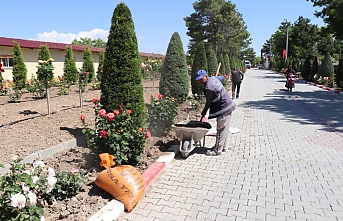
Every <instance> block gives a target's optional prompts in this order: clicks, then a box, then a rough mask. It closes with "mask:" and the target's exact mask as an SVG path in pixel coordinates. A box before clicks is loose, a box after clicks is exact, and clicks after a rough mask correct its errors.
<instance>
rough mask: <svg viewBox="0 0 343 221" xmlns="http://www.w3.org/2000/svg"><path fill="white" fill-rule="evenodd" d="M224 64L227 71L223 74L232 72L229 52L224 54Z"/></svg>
mask: <svg viewBox="0 0 343 221" xmlns="http://www.w3.org/2000/svg"><path fill="white" fill-rule="evenodd" d="M224 66H225V72H226V73H223V74H230V72H231V66H230V58H229V55H227V54H225V55H224Z"/></svg>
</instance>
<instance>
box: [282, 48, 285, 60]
mask: <svg viewBox="0 0 343 221" xmlns="http://www.w3.org/2000/svg"><path fill="white" fill-rule="evenodd" d="M282 58H283V59H285V58H286V49H283V51H282Z"/></svg>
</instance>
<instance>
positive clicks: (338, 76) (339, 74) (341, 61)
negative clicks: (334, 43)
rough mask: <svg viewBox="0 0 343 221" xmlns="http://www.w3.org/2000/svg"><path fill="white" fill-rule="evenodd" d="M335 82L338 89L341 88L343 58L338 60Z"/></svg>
mask: <svg viewBox="0 0 343 221" xmlns="http://www.w3.org/2000/svg"><path fill="white" fill-rule="evenodd" d="M335 81H336V84H337V86H338V87H340V88H342V87H343V56H342V57H341V59H339V64H338V67H337V73H336V77H335Z"/></svg>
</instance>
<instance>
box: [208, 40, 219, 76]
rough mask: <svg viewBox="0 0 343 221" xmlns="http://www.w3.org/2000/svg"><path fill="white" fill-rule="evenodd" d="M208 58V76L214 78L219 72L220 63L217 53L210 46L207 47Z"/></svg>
mask: <svg viewBox="0 0 343 221" xmlns="http://www.w3.org/2000/svg"><path fill="white" fill-rule="evenodd" d="M206 58H207V67H208V75H209V76H213V75H215V73H216V71H217V68H218V61H217V56H216V53H215V52H214V50H213V48H212V47H210V46H208V47H207V50H206Z"/></svg>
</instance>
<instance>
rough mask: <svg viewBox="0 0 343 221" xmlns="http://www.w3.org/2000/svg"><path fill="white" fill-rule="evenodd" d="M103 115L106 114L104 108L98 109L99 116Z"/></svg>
mask: <svg viewBox="0 0 343 221" xmlns="http://www.w3.org/2000/svg"><path fill="white" fill-rule="evenodd" d="M105 115H106V111H105V109H101V110H99V116H100V117H104V116H105Z"/></svg>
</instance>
